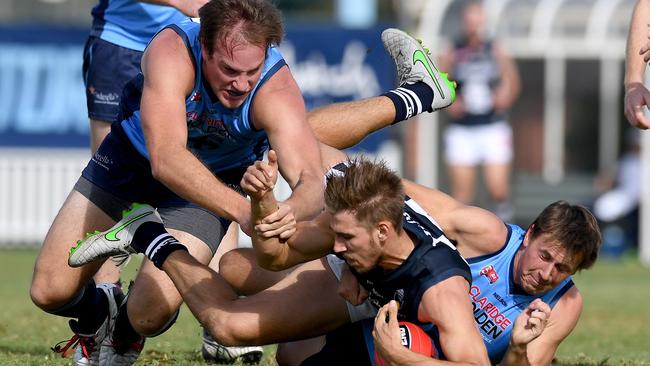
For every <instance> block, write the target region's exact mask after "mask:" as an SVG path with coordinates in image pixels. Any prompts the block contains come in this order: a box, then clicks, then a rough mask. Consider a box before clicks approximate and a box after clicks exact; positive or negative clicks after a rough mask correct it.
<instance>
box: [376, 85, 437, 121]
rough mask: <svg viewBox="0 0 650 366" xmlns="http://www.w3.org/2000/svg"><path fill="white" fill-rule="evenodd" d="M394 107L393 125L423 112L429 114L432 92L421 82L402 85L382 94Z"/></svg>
mask: <svg viewBox="0 0 650 366" xmlns="http://www.w3.org/2000/svg"><path fill="white" fill-rule="evenodd" d="M382 95H383V96H385V97H388V98H390V100H391V101H392V102H393V104H394V105H395V120H394V121H393V124H395V123H397V122H401V121H405V120H407V119H409V118H411V117H413V116H415V115H418V114H420V113H422V112H424V111H427V112H431V111H433V109H432V108H431V103H433V90H431V88H430V87H429V86H428V85H427V84H425V83H424V82H422V81H418V82H417V83H415V84H403V85H401V86H400V87H399V88H397V89H393V90H389V91H388V92H386V93H384V94H382Z"/></svg>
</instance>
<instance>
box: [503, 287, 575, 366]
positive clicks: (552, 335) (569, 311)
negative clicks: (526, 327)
mask: <svg viewBox="0 0 650 366" xmlns="http://www.w3.org/2000/svg"><path fill="white" fill-rule="evenodd" d="M540 301H541V300H540ZM531 305H532V304H531ZM549 311H550V309H549ZM581 312H582V296H581V295H580V292H579V291H578V289H577V288H576V287H573V288H572V289H570V290H569V291H567V293H566V294H564V296H562V298H561V299H560V300H559V301H558V303H557V304H556V305H555V307H554V308H553V310H552V311H550V317H549V318H548V322H547V323H546V324H542V325H545V327H542V332H541V334H540V335H539V336H537V337H534V338H533V339H532V340H531V341H529V342H522V343H523V344H516V343H517V342H516V341H515V342H513V339H514V338H515V336H514V333H515V331H516V330H515V329H513V336H512V338H513V339H511V340H510V346H509V348H508V352H506V355H505V356H504V358H503V361H502V362H501V364H502V365H508V366H511V365H518V366H519V365H524V366H525V365H550V364H551V361H552V360H553V357H554V355H555V351H556V350H557V348H558V346H559V345H560V343H561V342H562V341H563V340H564V339H565V338H566V337H567V336H568V335H569V334H570V333H571V331H573V329H574V328H575V326H576V324H577V323H578V319H579V318H580V313H581ZM522 316H524V317H525V316H526V314H525V313H522V315H520V317H522ZM542 318H543V317H542ZM517 320H519V317H518V318H517ZM517 326H520V325H519V324H517V321H515V327H517Z"/></svg>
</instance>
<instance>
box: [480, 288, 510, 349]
mask: <svg viewBox="0 0 650 366" xmlns="http://www.w3.org/2000/svg"><path fill="white" fill-rule="evenodd" d="M469 297H470V298H471V299H472V307H473V312H474V320H475V321H476V324H477V325H478V327H479V329H480V330H481V333H482V335H483V338H484V339H486V340H487V341H490V342H491V341H493V340H495V339H497V338H498V337H499V336H500V335H501V334H502V333H503V332H504V331H505V330H506V329H507V328H508V327H509V326H510V325H511V324H512V321H511V320H510V319H508V318H507V317H506V316H505V315H503V314H502V313H501V310H499V308H498V307H497V305H495V304H494V303H493V302H492V301H490V300H489V299H488V298H487V296H481V289H480V288H479V287H478V286H476V285H473V286H472V287H471V288H470V290H469Z"/></svg>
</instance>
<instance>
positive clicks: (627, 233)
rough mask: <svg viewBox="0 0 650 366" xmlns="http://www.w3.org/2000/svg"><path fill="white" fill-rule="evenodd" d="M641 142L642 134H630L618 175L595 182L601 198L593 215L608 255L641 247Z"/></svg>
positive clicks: (627, 133)
mask: <svg viewBox="0 0 650 366" xmlns="http://www.w3.org/2000/svg"><path fill="white" fill-rule="evenodd" d="M639 142H640V134H639V131H638V130H634V129H630V130H628V131H627V132H626V135H625V144H626V151H625V152H624V153H623V155H622V156H621V158H620V160H619V161H618V166H617V169H616V172H614V174H612V173H610V174H607V173H605V174H603V175H600V176H599V177H598V178H597V179H596V182H595V183H596V190H597V191H598V192H600V195H599V196H598V197H597V198H596V200H595V201H594V209H593V212H594V215H595V216H596V218H597V219H598V222H599V224H600V227H601V231H602V233H603V247H602V248H603V251H604V253H605V254H609V255H617V254H620V253H621V252H622V251H623V250H625V249H626V248H629V247H631V246H636V244H637V239H638V230H639V199H640V193H641V159H640V145H639Z"/></svg>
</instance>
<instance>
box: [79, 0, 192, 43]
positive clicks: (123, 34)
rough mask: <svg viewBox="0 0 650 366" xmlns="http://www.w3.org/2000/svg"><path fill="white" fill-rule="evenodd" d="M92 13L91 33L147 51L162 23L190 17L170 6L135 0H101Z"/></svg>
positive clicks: (176, 21)
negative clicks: (150, 41) (146, 48)
mask: <svg viewBox="0 0 650 366" xmlns="http://www.w3.org/2000/svg"><path fill="white" fill-rule="evenodd" d="M91 14H92V15H93V26H92V29H91V31H90V35H91V36H96V37H99V38H101V39H103V40H105V41H108V42H110V43H113V44H116V45H118V46H122V47H125V48H130V49H132V50H136V51H144V49H145V47H146V46H147V44H148V43H149V40H151V38H153V36H154V35H155V34H156V32H158V30H160V28H162V26H164V25H167V24H172V23H178V22H180V21H182V20H183V19H187V15H184V14H183V13H181V12H180V11H178V10H176V9H175V8H172V7H170V6H162V5H154V4H147V3H144V2H140V1H135V0H100V1H99V4H97V5H96V6H95V7H94V8H93V10H92V11H91Z"/></svg>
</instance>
